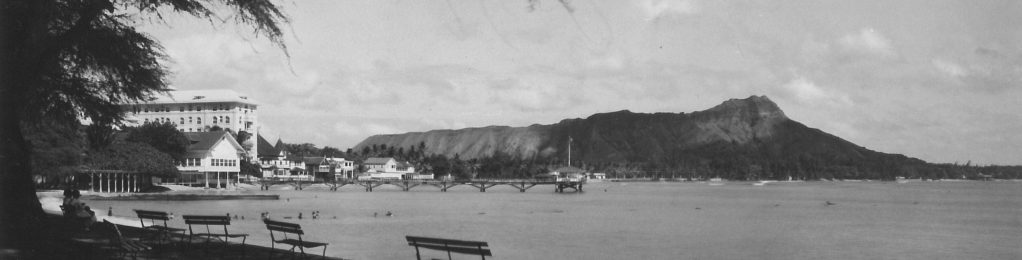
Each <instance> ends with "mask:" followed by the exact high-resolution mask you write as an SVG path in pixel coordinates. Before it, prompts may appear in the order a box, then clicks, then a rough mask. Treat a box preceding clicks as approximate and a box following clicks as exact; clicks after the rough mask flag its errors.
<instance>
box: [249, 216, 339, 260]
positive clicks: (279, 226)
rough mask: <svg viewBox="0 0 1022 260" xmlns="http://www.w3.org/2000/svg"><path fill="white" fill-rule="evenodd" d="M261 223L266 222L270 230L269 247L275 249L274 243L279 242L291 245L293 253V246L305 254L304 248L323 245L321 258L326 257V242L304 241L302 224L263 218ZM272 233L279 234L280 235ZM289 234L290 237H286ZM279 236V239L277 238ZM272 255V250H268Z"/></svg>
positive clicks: (293, 252)
mask: <svg viewBox="0 0 1022 260" xmlns="http://www.w3.org/2000/svg"><path fill="white" fill-rule="evenodd" d="M263 223H266V229H269V230H270V248H273V249H276V244H277V243H281V244H285V245H291V253H292V254H295V248H298V250H299V251H301V253H302V256H303V257H304V256H305V249H306V248H315V247H321V246H322V247H323V258H326V246H327V245H329V244H327V243H321V242H312V241H305V240H304V239H303V238H302V235H305V231H302V226H301V225H298V224H294V223H287V222H281V221H275V220H270V219H263ZM274 233H277V234H281V235H280V236H277V235H275V234H274ZM288 234H291V237H288ZM278 237H280V239H277V238H278ZM270 254H271V256H272V254H273V251H270ZM292 257H293V255H292Z"/></svg>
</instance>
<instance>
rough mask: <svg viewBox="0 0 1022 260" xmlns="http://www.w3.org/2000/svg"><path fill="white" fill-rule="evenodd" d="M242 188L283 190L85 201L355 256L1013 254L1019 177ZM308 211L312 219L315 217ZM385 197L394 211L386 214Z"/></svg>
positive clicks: (1021, 226)
mask: <svg viewBox="0 0 1022 260" xmlns="http://www.w3.org/2000/svg"><path fill="white" fill-rule="evenodd" d="M244 193H253V194H279V195H280V196H281V200H279V201H250V200H240V201H188V202H175V201H127V202H126V201H88V203H89V204H90V205H93V208H96V209H101V210H100V211H99V213H100V214H104V215H105V214H106V209H107V208H108V207H113V213H114V215H115V216H125V217H133V216H134V212H132V211H131V209H149V210H162V211H169V212H173V213H174V214H175V215H176V216H178V219H175V220H174V221H172V223H171V225H172V226H175V227H184V226H185V225H184V222H183V221H182V220H181V219H180V216H181V215H185V214H204V215H223V214H227V213H230V214H231V215H239V216H244V218H245V219H244V220H240V219H239V220H237V221H235V222H233V223H232V226H231V227H230V228H231V229H232V230H234V231H235V232H245V233H248V234H251V236H250V237H249V239H248V243H250V244H258V245H266V246H269V235H268V233H267V231H266V229H265V226H263V225H262V222H261V221H259V213H260V212H269V213H270V217H271V218H274V219H278V220H285V221H291V222H295V223H299V224H301V225H302V226H303V227H304V228H305V230H306V232H307V234H308V236H307V239H308V240H313V241H323V242H329V243H330V246H329V247H328V249H327V255H329V256H336V257H343V258H354V259H409V258H414V256H415V250H414V249H413V248H412V247H410V246H408V245H407V243H406V242H405V238H404V236H405V235H416V236H430V237H442V238H453V239H464V240H481V241H487V242H489V244H490V247H491V248H492V250H493V254H494V257H495V258H498V259H1020V258H1022V249H1020V248H1022V244H1020V242H1019V241H1020V238H1022V183H1020V182H925V183H923V182H920V183H905V184H898V183H893V182H855V183H851V182H810V183H771V184H767V185H764V186H754V185H751V184H750V183H727V184H725V185H721V186H711V185H708V184H706V183H610V182H603V183H590V184H589V185H587V186H586V187H585V192H582V193H555V192H553V187H550V186H537V187H534V188H532V189H530V190H528V191H527V192H525V193H520V192H518V190H516V189H514V188H511V187H505V186H497V187H494V188H490V189H487V192H485V193H482V192H479V191H478V190H476V189H474V188H472V187H467V186H464V187H456V188H454V189H452V190H450V191H449V192H439V191H438V189H436V188H433V187H416V188H413V189H412V191H410V192H404V191H400V190H399V189H398V188H396V187H388V186H382V187H381V188H378V189H376V190H375V191H374V192H371V193H370V192H364V191H363V190H362V189H361V188H360V187H358V186H355V187H352V186H347V187H344V188H342V189H341V190H340V191H329V190H323V189H319V190H309V189H307V190H303V191H291V190H282V191H261V192H260V191H247V192H244ZM828 201H829V202H830V203H829V204H828V203H827V202H828ZM312 211H319V212H320V217H319V219H311V214H312ZM388 211H390V212H392V213H393V214H394V216H392V217H386V216H384V214H385V213H386V212H388ZM299 213H301V214H302V215H303V219H297V216H298V214H299ZM374 214H375V216H374ZM286 217H290V218H291V219H285V218H286ZM319 250H320V249H314V250H313V251H314V252H317V253H318V252H321V251H319ZM424 252H427V251H424ZM427 257H436V258H441V257H443V258H446V255H444V254H443V253H440V252H436V253H433V254H432V255H429V256H424V258H427ZM455 257H457V256H455ZM462 259H474V258H472V257H467V256H465V257H462Z"/></svg>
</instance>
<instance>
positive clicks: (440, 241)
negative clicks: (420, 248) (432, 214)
mask: <svg viewBox="0 0 1022 260" xmlns="http://www.w3.org/2000/svg"><path fill="white" fill-rule="evenodd" d="M405 239H407V240H408V242H415V243H419V244H448V245H465V246H484V247H485V246H488V244H487V243H486V242H483V241H469V240H456V239H445V238H433V237H416V236H405Z"/></svg>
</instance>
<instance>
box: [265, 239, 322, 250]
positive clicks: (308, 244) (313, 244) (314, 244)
mask: <svg viewBox="0 0 1022 260" xmlns="http://www.w3.org/2000/svg"><path fill="white" fill-rule="evenodd" d="M277 243H281V244H288V245H292V246H300V247H304V248H313V247H321V246H325V245H329V244H327V243H320V242H309V241H298V240H297V239H291V238H288V239H284V240H279V241H277Z"/></svg>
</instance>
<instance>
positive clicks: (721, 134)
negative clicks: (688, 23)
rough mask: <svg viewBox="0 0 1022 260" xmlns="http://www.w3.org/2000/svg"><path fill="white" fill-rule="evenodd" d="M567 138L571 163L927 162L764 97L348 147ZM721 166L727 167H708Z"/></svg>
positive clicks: (429, 150)
mask: <svg viewBox="0 0 1022 260" xmlns="http://www.w3.org/2000/svg"><path fill="white" fill-rule="evenodd" d="M569 138H571V139H572V140H573V142H572V148H571V149H572V151H571V154H572V155H571V156H572V161H580V162H584V163H588V164H636V163H640V164H645V165H661V166H664V165H667V166H670V165H675V166H677V165H688V166H686V168H691V167H692V166H691V165H693V164H695V165H709V164H713V163H716V164H735V165H755V167H768V166H770V165H774V164H780V163H782V162H783V163H790V162H796V161H797V162H798V163H796V164H799V165H802V164H813V163H814V160H815V161H821V162H826V163H828V164H833V165H840V166H841V167H848V168H856V169H857V170H858V168H863V169H866V168H869V167H874V168H876V167H879V166H876V165H881V164H883V163H885V162H899V163H906V164H925V162H923V161H921V160H918V159H915V158H909V157H906V156H903V155H894V154H885V153H881V152H876V151H872V150H869V149H867V148H865V147H862V146H859V145H856V144H854V143H851V142H849V141H847V140H844V139H842V138H840V137H837V136H834V135H831V134H829V133H826V132H824V131H822V130H819V129H815V128H811V127H808V126H805V125H804V124H802V123H799V122H797V121H795V120H792V119H790V118H788V117H787V116H786V115H785V114H784V112H783V111H782V110H781V108H780V107H779V106H777V104H776V103H774V102H773V101H771V100H770V99H769V98H768V97H766V96H750V97H748V98H744V99H729V100H726V101H723V102H722V103H720V104H719V105H716V106H713V107H711V108H709V109H706V110H702V111H694V112H689V113H685V112H679V113H668V112H659V113H635V112H631V111H629V110H620V111H614V112H608V113H597V114H593V115H590V116H589V117H586V118H573V119H564V120H561V121H559V122H557V123H554V124H548V125H541V124H533V125H530V126H526V127H510V126H486V127H476V128H464V129H444V130H432V131H426V132H410V133H404V134H389V135H374V136H371V137H369V138H366V139H365V140H364V141H362V142H360V143H359V144H358V145H356V146H355V147H354V149H356V150H359V149H364V148H365V147H370V146H372V145H386V146H388V147H410V146H415V147H418V146H420V143H421V144H424V148H425V150H424V151H423V152H424V153H426V154H439V155H445V156H447V157H449V158H453V157H459V158H461V159H476V158H485V157H490V156H494V155H498V154H499V155H508V156H511V157H513V158H544V159H548V160H554V161H564V160H565V159H566V157H567V142H568V139H569ZM658 167H660V166H658ZM707 167H708V166H707ZM721 167H730V166H727V165H716V166H714V167H713V168H715V169H719V168H721ZM743 167H744V166H743ZM799 167H801V166H799ZM828 167H830V166H828ZM743 171H745V170H743ZM863 171H864V170H863Z"/></svg>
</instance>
